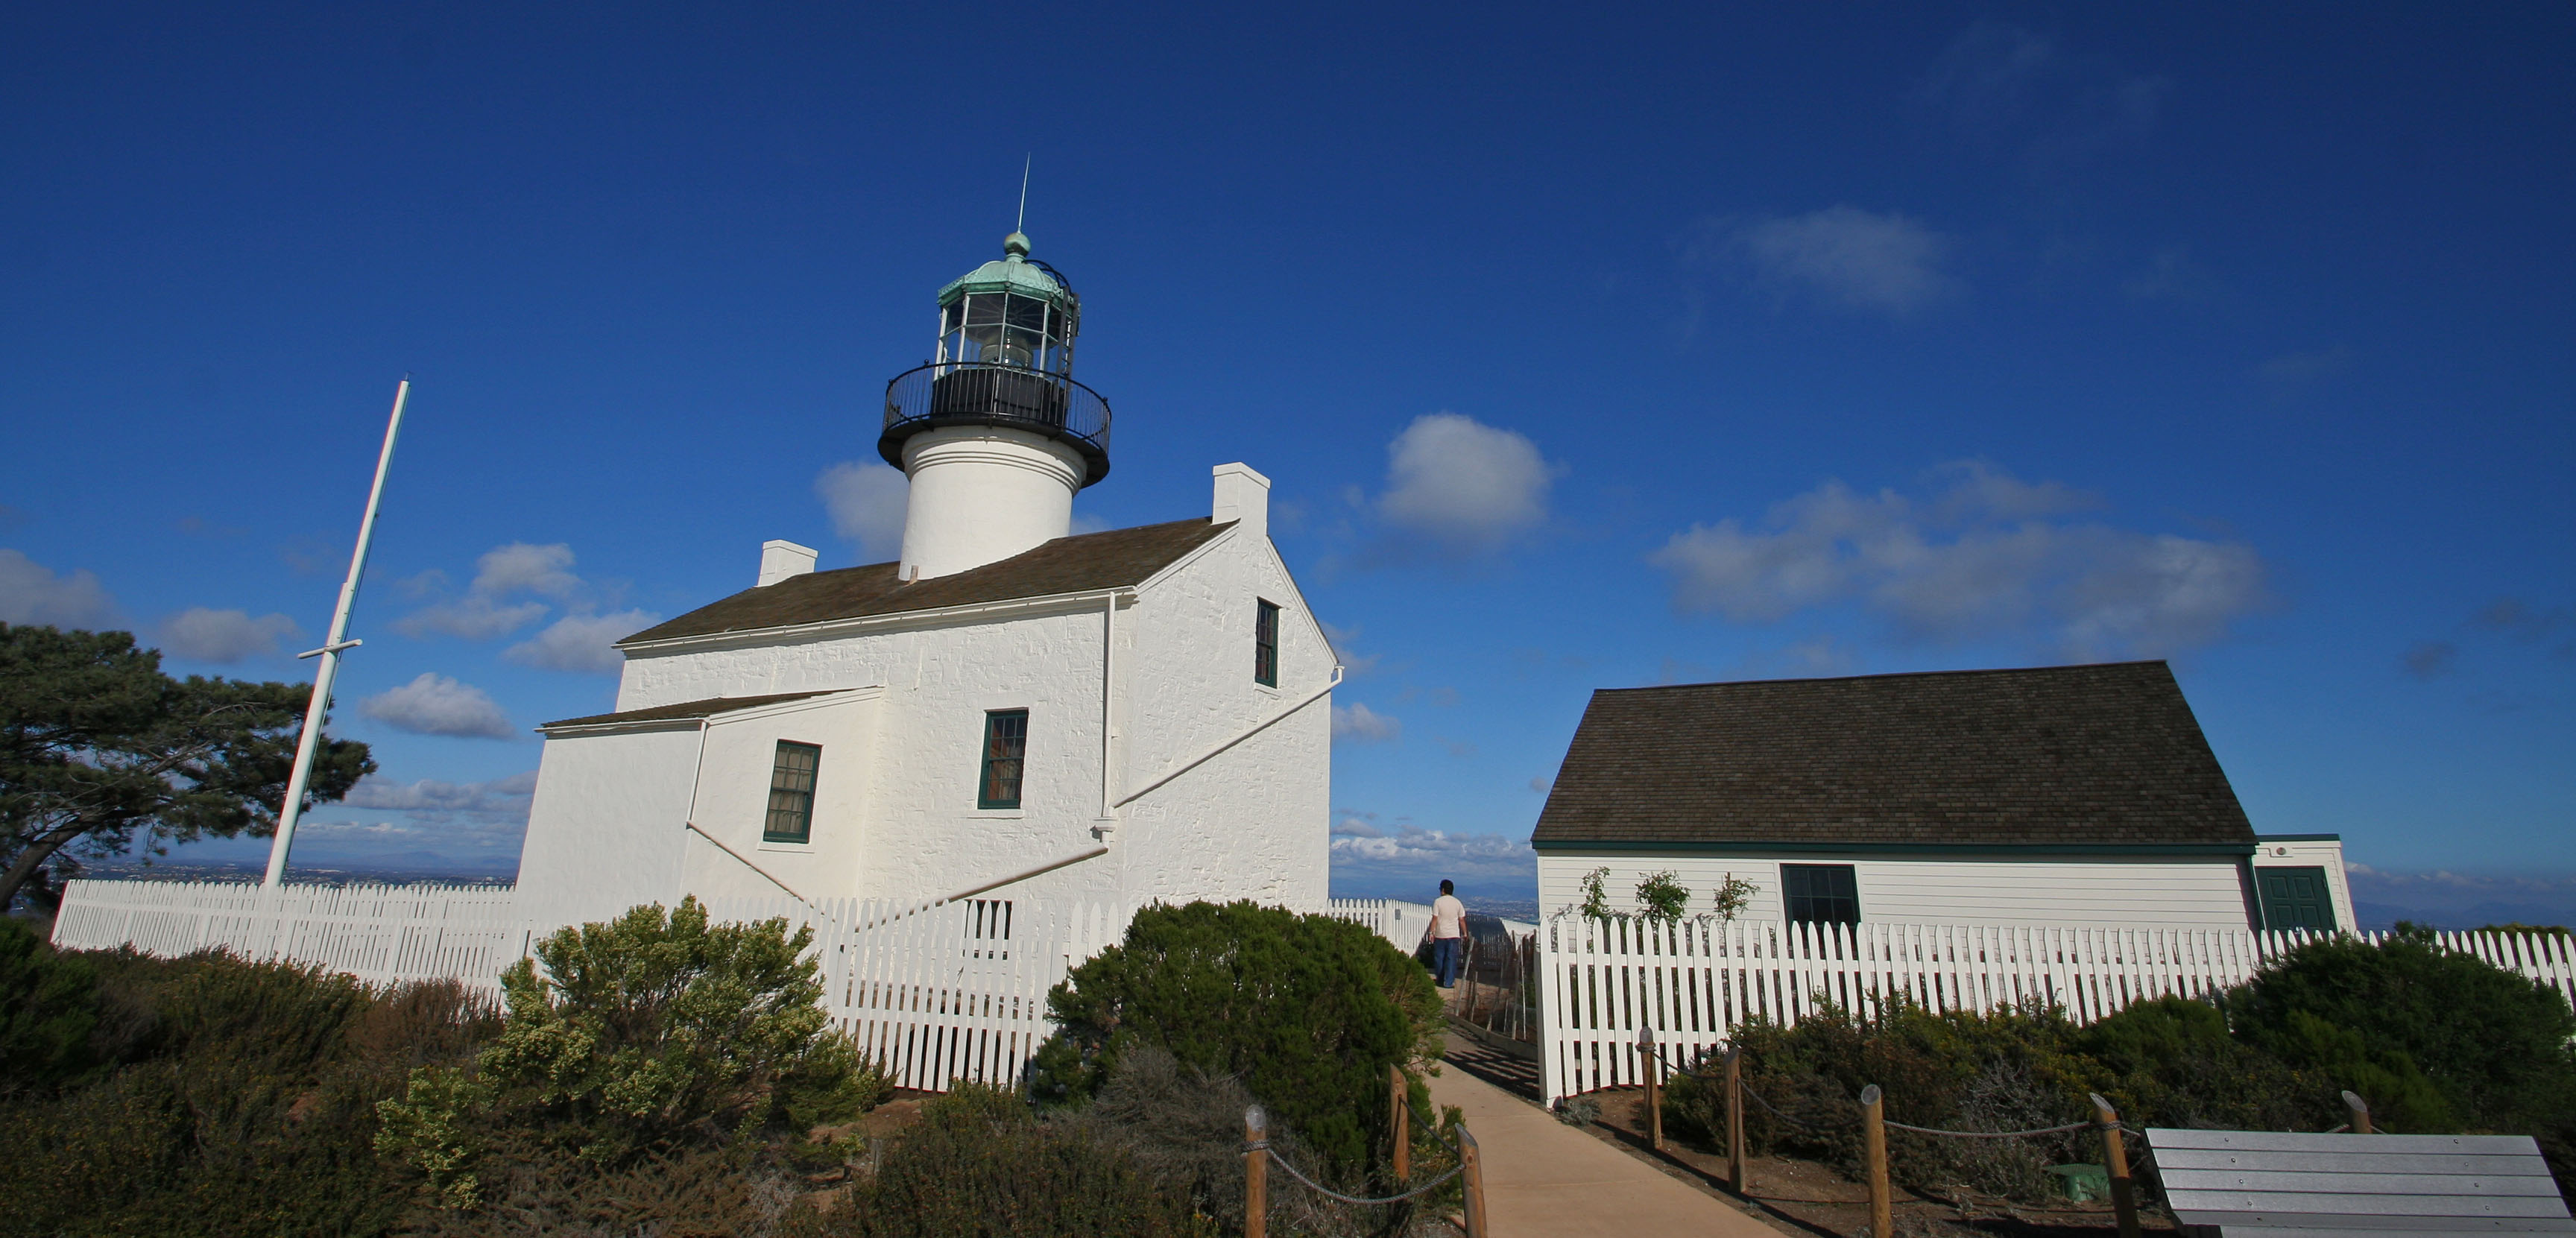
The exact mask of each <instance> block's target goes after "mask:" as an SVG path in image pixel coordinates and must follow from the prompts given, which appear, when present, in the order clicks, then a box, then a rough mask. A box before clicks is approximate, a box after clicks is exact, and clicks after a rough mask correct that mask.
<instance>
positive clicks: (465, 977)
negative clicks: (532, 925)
mask: <svg viewBox="0 0 2576 1238" xmlns="http://www.w3.org/2000/svg"><path fill="white" fill-rule="evenodd" d="M129 943H131V944H132V945H133V946H134V948H135V949H137V950H140V951H142V952H144V953H146V954H158V955H167V956H175V955H182V954H187V953H189V952H191V951H196V950H206V949H223V950H229V951H231V952H233V953H234V954H237V955H240V956H241V957H243V958H248V959H268V958H287V959H293V960H295V961H297V962H299V963H312V964H318V965H320V966H323V967H328V968H330V969H332V970H334V971H343V972H347V973H349V974H350V975H352V976H355V977H357V978H358V979H360V980H363V981H365V982H367V983H369V984H380V985H381V984H396V983H400V982H403V981H408V980H436V979H443V978H451V977H452V978H454V979H458V980H462V981H464V982H465V983H466V984H467V985H469V986H472V987H474V988H476V989H479V990H481V991H483V992H484V993H487V994H491V995H495V996H497V995H498V994H499V993H500V979H499V978H500V974H501V970H502V969H503V968H506V967H508V966H509V965H510V964H512V963H514V962H517V961H518V959H519V957H520V956H521V954H522V953H524V951H525V950H526V947H527V930H526V927H525V926H524V925H523V924H521V922H520V920H519V918H518V914H517V907H516V902H515V895H514V891H513V890H512V889H511V888H510V887H509V886H455V885H408V886H388V885H347V886H318V885H289V886H282V887H280V888H279V889H277V890H275V891H265V890H262V889H261V888H260V887H259V886H258V885H255V884H252V883H249V882H237V881H94V880H86V879H83V880H75V881H73V882H71V883H69V884H68V885H67V886H66V887H65V888H64V891H63V904H62V909H61V910H60V912H58V913H57V914H56V915H55V917H54V944H55V945H57V946H60V947H62V948H64V949H70V950H113V949H115V948H117V947H119V946H122V945H126V944H129Z"/></svg>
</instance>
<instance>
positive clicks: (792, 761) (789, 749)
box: [760, 739, 823, 843]
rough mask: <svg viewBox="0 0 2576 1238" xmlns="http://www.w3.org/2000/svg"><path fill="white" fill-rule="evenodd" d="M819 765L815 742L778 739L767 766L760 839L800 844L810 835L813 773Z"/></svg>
mask: <svg viewBox="0 0 2576 1238" xmlns="http://www.w3.org/2000/svg"><path fill="white" fill-rule="evenodd" d="M822 767H823V749H822V747H821V746H820V745H817V744H800V743H797V742H795V741H794V740H786V739H782V740H780V741H778V756H777V758H776V759H775V760H774V761H772V762H771V764H770V767H769V818H768V820H766V821H764V822H762V823H761V826H760V841H762V842H765V843H801V842H807V841H810V840H812V838H813V837H814V775H815V773H816V772H817V771H819V770H821V769H822Z"/></svg>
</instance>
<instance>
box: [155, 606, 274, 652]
mask: <svg viewBox="0 0 2576 1238" xmlns="http://www.w3.org/2000/svg"><path fill="white" fill-rule="evenodd" d="M302 630H303V629H301V628H299V627H297V626H296V624H295V621H294V620H292V619H289V618H287V617H286V616H284V615H278V614H269V615H262V616H260V617H259V618H256V619H253V618H251V617H250V614H249V612H247V611H239V610H209V609H207V608H205V607H203V606H191V607H189V608H188V609H186V610H183V611H180V612H179V613H178V614H175V615H172V616H170V617H169V618H167V619H164V620H162V621H161V651H162V652H163V653H167V654H170V655H172V656H174V657H181V658H189V659H193V660H195V661H198V662H239V661H241V660H242V659H244V658H250V657H256V656H259V655H262V654H272V653H276V652H277V642H279V641H281V640H284V639H285V638H287V637H290V636H294V635H296V634H297V633H299V632H301V631H302Z"/></svg>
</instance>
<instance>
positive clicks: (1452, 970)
mask: <svg viewBox="0 0 2576 1238" xmlns="http://www.w3.org/2000/svg"><path fill="white" fill-rule="evenodd" d="M1457 890H1458V887H1457V886H1456V885H1455V884H1452V883H1450V882H1447V881H1443V882H1441V883H1440V897H1438V898H1436V899H1433V900H1432V901H1431V974H1432V976H1433V977H1434V978H1435V979H1436V980H1437V981H1438V983H1439V985H1440V987H1441V988H1444V989H1451V988H1456V987H1457V986H1458V953H1459V951H1460V950H1462V949H1464V948H1465V946H1466V936H1467V905H1466V904H1465V903H1462V902H1459V901H1458V894H1457Z"/></svg>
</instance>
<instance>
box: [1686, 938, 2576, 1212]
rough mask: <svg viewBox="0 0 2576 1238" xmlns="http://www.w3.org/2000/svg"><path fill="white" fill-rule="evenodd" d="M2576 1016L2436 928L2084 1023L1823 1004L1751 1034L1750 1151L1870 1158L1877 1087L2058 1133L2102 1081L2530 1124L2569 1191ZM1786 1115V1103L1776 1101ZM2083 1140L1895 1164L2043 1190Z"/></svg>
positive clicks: (2161, 1091) (2180, 1100)
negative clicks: (2352, 1100)
mask: <svg viewBox="0 0 2576 1238" xmlns="http://www.w3.org/2000/svg"><path fill="white" fill-rule="evenodd" d="M2571 1036H2576V1014H2571V1013H2570V1012H2569V1010H2568V1007H2567V1003H2566V1002H2565V1001H2564V1000H2563V999H2562V998H2561V997H2560V996H2559V994H2558V992H2557V991H2556V990H2555V989H2552V988H2550V987H2548V986H2546V985H2540V984H2535V983H2533V982H2531V981H2529V980H2525V979H2524V978H2522V977H2520V976H2517V975H2514V974H2513V973H2510V972H2506V971H2504V970H2502V969H2499V968H2496V967H2494V966H2492V965H2489V964H2487V963H2485V962H2482V961H2480V960H2478V959H2476V958H2474V957H2472V956H2468V955H2461V954H2451V953H2446V952H2443V951H2441V950H2439V949H2438V948H2436V947H2435V945H2434V943H2433V941H2432V939H2431V936H2430V934H2427V933H2423V932H2420V931H2401V932H2400V933H2398V934H2397V935H2396V936H2394V937H2393V938H2391V939H2390V940H2388V941H2387V942H2385V943H2383V944H2380V945H2377V946H2373V945H2370V944H2368V943H2365V942H2361V941H2358V940H2355V939H2350V938H2341V939H2329V940H2325V941H2321V942H2315V943H2311V944H2309V945H2306V946H2303V947H2301V948H2299V949H2298V950H2295V951H2292V952H2291V953H2289V954H2287V955H2285V956H2283V957H2282V958H2280V959H2279V960H2276V961H2274V962H2273V963H2271V964H2269V965H2267V966H2266V967H2264V968H2263V969H2262V970H2261V971H2260V972H2259V973H2258V974H2257V975H2256V976H2255V978H2254V979H2253V980H2252V981H2250V982H2248V983H2247V984H2245V985H2243V986H2241V987H2239V988H2238V989H2236V990H2234V991H2232V992H2229V993H2226V994H2223V995H2220V996H2219V997H2218V998H2217V999H2216V1000H2214V1001H2195V1000H2191V999H2187V998H2179V997H2169V998H2164V999H2161V1000H2158V1001H2151V1002H2142V1003H2139V1004H2137V1005H2134V1006H2131V1007H2129V1008H2128V1009H2126V1010H2123V1011H2121V1012H2120V1013H2118V1014H2116V1015H2113V1016H2111V1017H2110V1018H2107V1019H2103V1020H2101V1021H2100V1022H2097V1023H2095V1024H2093V1025H2091V1026H2089V1027H2080V1028H2079V1027H2076V1026H2075V1025H2073V1024H2072V1023H2070V1022H2069V1021H2068V1020H2067V1019H2066V1018H2065V1016H2064V1015H2063V1013H2061V1012H2060V1011H2058V1010H2055V1009H2053V1008H2043V1007H2035V1006H2026V1007H2023V1008H2020V1009H2016V1010H2007V1011H2000V1012H1996V1013H1993V1014H1974V1013H1956V1012H1953V1013H1943V1014H1935V1013H1932V1012H1930V1011H1926V1010H1924V1009H1922V1008H1921V1007H1918V1006H1913V1005H1910V1004H1907V1003H1904V1002H1902V1001H1899V1002H1896V1003H1893V1004H1891V1005H1890V1006H1888V1007H1887V1008H1886V1009H1884V1010H1883V1011H1882V1012H1881V1013H1880V1014H1879V1016H1878V1017H1877V1018H1875V1019H1870V1020H1863V1019H1861V1018H1858V1017H1856V1016H1855V1015H1853V1014H1852V1013H1850V1012H1848V1011H1844V1010H1840V1009H1835V1008H1831V1007H1828V1008H1826V1009H1823V1010H1821V1011H1818V1012H1817V1013H1815V1014H1812V1015H1809V1016H1807V1017H1806V1018H1803V1019H1801V1020H1800V1021H1799V1022H1798V1024H1797V1025H1796V1026H1794V1027H1785V1028H1784V1027H1781V1026H1778V1025H1776V1024H1770V1023H1764V1022H1760V1021H1756V1022H1753V1023H1750V1024H1747V1025H1745V1026H1743V1027H1740V1028H1739V1029H1737V1035H1736V1039H1737V1043H1738V1044H1739V1045H1740V1046H1741V1047H1742V1048H1743V1050H1744V1053H1745V1064H1744V1068H1743V1069H1744V1078H1745V1083H1746V1085H1747V1087H1748V1088H1749V1089H1751V1090H1752V1091H1753V1092H1754V1093H1755V1094H1756V1095H1758V1096H1759V1097H1761V1098H1762V1099H1763V1100H1767V1101H1768V1102H1769V1106H1770V1107H1766V1106H1764V1105H1763V1104H1760V1103H1758V1102H1751V1101H1748V1103H1747V1106H1746V1114H1745V1134H1746V1140H1747V1143H1748V1145H1749V1146H1750V1147H1752V1148H1753V1149H1755V1150H1757V1151H1759V1150H1774V1149H1776V1150H1781V1151H1787V1152H1792V1153H1796V1154H1800V1155H1806V1156H1814V1157H1818V1158H1821V1159H1825V1160H1828V1161H1831V1162H1835V1163H1838V1164H1840V1165H1842V1166H1844V1167H1845V1168H1852V1167H1856V1164H1857V1161H1858V1159H1859V1138H1860V1135H1859V1129H1858V1119H1859V1105H1858V1103H1857V1100H1856V1099H1855V1098H1856V1097H1857V1096H1858V1095H1859V1092H1860V1090H1861V1088H1862V1087H1864V1086H1866V1085H1868V1084H1872V1083H1875V1084H1877V1085H1879V1087H1880V1088H1881V1089H1882V1091H1883V1092H1884V1094H1885V1096H1886V1105H1887V1110H1886V1112H1887V1114H1888V1116H1889V1117H1890V1118H1892V1119H1895V1120H1899V1121H1903V1122H1906V1123H1909V1124H1913V1125H1918V1126H1931V1127H1938V1128H1942V1129H1948V1130H1985V1131H1996V1130H2014V1129H2032V1128H2038V1127H2046V1126H2055V1125H2059V1124H2063V1123H2068V1122H2076V1121H2081V1120H2084V1119H2085V1118H2087V1117H2089V1116H2090V1111H2089V1106H2088V1104H2087V1102H2086V1096H2087V1094H2088V1093H2099V1094H2101V1095H2102V1096H2103V1097H2104V1098H2105V1099H2108V1100H2110V1101H2111V1102H2112V1103H2113V1105H2114V1106H2116V1107H2117V1108H2118V1110H2119V1111H2120V1115H2121V1117H2122V1119H2123V1120H2124V1121H2126V1122H2128V1123H2129V1124H2131V1125H2133V1126H2180V1127H2203V1128H2222V1129H2237V1130H2310V1131H2315V1130H2324V1129H2326V1128H2328V1127H2330V1126H2332V1125H2334V1124H2336V1123H2339V1122H2341V1121H2343V1120H2344V1108H2343V1104H2342V1102H2341V1100H2340V1095H2341V1093H2342V1092H2343V1091H2344V1090H2347V1089H2349V1090H2351V1091H2353V1092H2355V1093H2357V1094H2359V1095H2361V1096H2363V1097H2364V1098H2366V1099H2367V1100H2368V1102H2369V1103H2370V1106H2371V1109H2372V1113H2373V1115H2374V1119H2375V1120H2376V1121H2377V1122H2378V1123H2380V1124H2381V1125H2383V1126H2384V1127H2387V1128H2391V1129H2395V1130H2400V1131H2409V1132H2417V1133H2437V1132H2451V1131H2462V1130H2468V1131H2495V1132H2511V1133H2525V1134H2531V1135H2534V1136H2535V1137H2537V1138H2538V1139H2539V1141H2540V1144H2541V1149H2542V1151H2543V1152H2544V1153H2545V1154H2546V1155H2547V1156H2548V1158H2549V1160H2550V1164H2551V1167H2552V1169H2553V1170H2554V1171H2556V1172H2557V1173H2558V1174H2559V1176H2560V1179H2561V1182H2562V1184H2563V1185H2576V1183H2571V1182H2570V1178H2571V1174H2570V1173H2569V1170H2570V1168H2571V1167H2576V1118H2571V1117H2570V1116H2569V1115H2570V1114H2571V1113H2576V1055H2571V1050H2570V1043H2571V1041H2570V1037H2571ZM1714 1061H1715V1059H1714V1057H1710V1058H1706V1059H1704V1060H1703V1063H1702V1069H1701V1070H1700V1071H1698V1072H1695V1073H1694V1074H1692V1075H1686V1076H1684V1077H1681V1078H1678V1079H1676V1080H1674V1082H1673V1084H1672V1086H1671V1087H1670V1089H1669V1090H1668V1091H1667V1093H1666V1097H1667V1099H1666V1102H1665V1107H1666V1121H1667V1123H1668V1125H1669V1126H1670V1127H1671V1128H1672V1129H1674V1130H1675V1131H1676V1132H1678V1133H1681V1134H1683V1135H1685V1136H1686V1137H1699V1138H1704V1139H1707V1140H1709V1141H1710V1142H1711V1143H1712V1144H1714V1143H1715V1142H1716V1141H1717V1140H1719V1139H1720V1138H1721V1137H1722V1135H1723V1131H1724V1115H1723V1109H1722V1106H1723V1098H1722V1097H1721V1096H1720V1095H1719V1094H1718V1093H1719V1091H1720V1085H1719V1083H1718V1082H1717V1081H1716V1075H1715V1074H1714V1073H1711V1072H1709V1071H1708V1070H1707V1066H1708V1065H1710V1064H1713V1063H1714ZM1772 1108H1776V1109H1777V1111H1778V1112H1776V1113H1775V1112H1773V1111H1772ZM2099 1155H2100V1152H2099V1147H2098V1144H2097V1143H2096V1142H2095V1137H2093V1136H2091V1135H2089V1134H2075V1135H2064V1136H2055V1137H2049V1138H2043V1139H2036V1140H2030V1141H2018V1140H2016V1141H2001V1140H1993V1141H1989V1140H1961V1139H1947V1138H1941V1137H1935V1136H1923V1135H1916V1134H1913V1133H1910V1132H1905V1131H1891V1132H1890V1136H1889V1165H1890V1170H1891V1172H1892V1173H1894V1174H1895V1175H1896V1176H1898V1177H1899V1178H1901V1179H1904V1180H1905V1181H1907V1182H1909V1183H1911V1184H1913V1185H1916V1186H1920V1187H1925V1188H1932V1189H1938V1188H1943V1187H1948V1186H1966V1187H1971V1188H1974V1189H1977V1190H1981V1191H1987V1192H1992V1193H1995V1194H2001V1195H2009V1196H2018V1197H2025V1198H2028V1197H2034V1196H2036V1195H2038V1194H2039V1193H2041V1192H2042V1191H2044V1190H2045V1189H2046V1185H2045V1182H2044V1180H2043V1179H2042V1177H2041V1175H2040V1173H2039V1171H2040V1169H2042V1168H2043V1167H2045V1166H2046V1165H2048V1164H2052V1163H2062V1162H2064V1161H2069V1160H2096V1159H2098V1158H2099Z"/></svg>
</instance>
